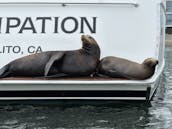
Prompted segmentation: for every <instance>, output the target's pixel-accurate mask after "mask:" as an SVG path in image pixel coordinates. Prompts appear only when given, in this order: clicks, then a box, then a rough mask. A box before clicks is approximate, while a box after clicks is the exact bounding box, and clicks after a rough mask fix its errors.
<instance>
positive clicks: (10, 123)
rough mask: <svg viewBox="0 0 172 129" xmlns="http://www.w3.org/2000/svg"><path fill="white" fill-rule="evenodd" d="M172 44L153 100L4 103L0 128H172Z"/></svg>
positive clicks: (1, 107) (0, 112)
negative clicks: (147, 102)
mask: <svg viewBox="0 0 172 129" xmlns="http://www.w3.org/2000/svg"><path fill="white" fill-rule="evenodd" d="M171 128H172V47H168V48H167V49H166V67H165V70H164V73H163V75H162V78H161V84H160V87H159V88H158V90H157V93H156V95H155V97H154V99H153V101H152V102H151V103H150V105H146V104H145V103H138V102H132V103H131V102H107V101H106V102H102V103H98V102H92V103H91V104H90V103H84V104H82V103H81V102H79V103H77V104H75V105H74V104H71V103H70V102H61V103H56V104H47V105H46V104H44V105H38V104H15V105H14V104H13V105H7V104H2V103H1V105H0V129H171Z"/></svg>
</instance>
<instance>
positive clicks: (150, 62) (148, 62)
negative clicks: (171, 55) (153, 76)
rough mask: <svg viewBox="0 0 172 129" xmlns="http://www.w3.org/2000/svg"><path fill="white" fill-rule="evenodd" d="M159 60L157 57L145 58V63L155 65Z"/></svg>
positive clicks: (150, 65)
mask: <svg viewBox="0 0 172 129" xmlns="http://www.w3.org/2000/svg"><path fill="white" fill-rule="evenodd" d="M158 63H159V61H158V60H157V59H155V58H147V59H145V60H144V62H143V64H146V65H147V66H149V67H155V66H156V65H157V64H158Z"/></svg>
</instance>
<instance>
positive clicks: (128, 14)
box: [0, 0, 166, 101]
mask: <svg viewBox="0 0 172 129" xmlns="http://www.w3.org/2000/svg"><path fill="white" fill-rule="evenodd" d="M165 8H166V5H165V1H164V0H152V1H150V0H142V1H141V0H25V1H22V0H1V1H0V59H1V62H0V67H2V66H4V65H5V64H7V63H8V62H10V61H12V60H14V59H17V58H19V57H22V56H24V55H29V54H32V53H38V52H42V51H48V50H74V49H78V48H79V47H80V46H81V41H80V37H81V35H82V34H89V35H91V36H93V37H94V38H95V39H96V40H97V42H98V44H99V46H100V48H101V58H103V57H106V56H117V57H122V58H126V59H129V60H132V61H136V62H138V63H142V62H143V61H144V59H146V58H148V57H154V58H156V59H158V61H159V64H158V66H157V67H156V70H155V73H154V75H153V76H152V77H151V78H149V79H146V80H128V79H124V78H99V77H78V78H70V77H68V78H53V79H50V78H31V77H27V78H26V77H19V78H16V77H10V78H2V79H0V100H35V99H36V100H41V99H42V100H66V99H67V100H143V101H150V100H151V99H152V97H153V95H154V93H155V91H156V89H157V87H158V86H159V82H160V78H161V74H162V71H163V68H164V65H165V59H164V49H165Z"/></svg>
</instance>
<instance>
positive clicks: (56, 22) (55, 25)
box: [54, 17, 59, 33]
mask: <svg viewBox="0 0 172 129" xmlns="http://www.w3.org/2000/svg"><path fill="white" fill-rule="evenodd" d="M58 20H59V17H55V24H54V33H58V25H59V21H58Z"/></svg>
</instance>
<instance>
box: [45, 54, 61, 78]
mask: <svg viewBox="0 0 172 129" xmlns="http://www.w3.org/2000/svg"><path fill="white" fill-rule="evenodd" d="M63 55H64V53H63V52H59V53H57V54H55V55H53V56H52V57H51V58H50V60H49V61H48V62H47V64H46V66H45V69H44V76H47V75H48V73H49V71H50V68H51V66H52V65H53V63H54V62H55V61H57V60H60V59H61V58H62V57H63Z"/></svg>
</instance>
